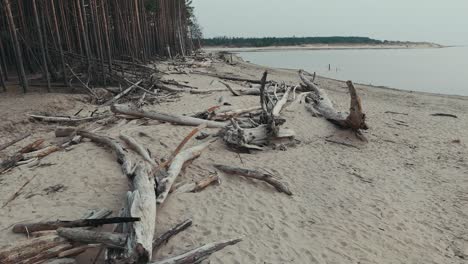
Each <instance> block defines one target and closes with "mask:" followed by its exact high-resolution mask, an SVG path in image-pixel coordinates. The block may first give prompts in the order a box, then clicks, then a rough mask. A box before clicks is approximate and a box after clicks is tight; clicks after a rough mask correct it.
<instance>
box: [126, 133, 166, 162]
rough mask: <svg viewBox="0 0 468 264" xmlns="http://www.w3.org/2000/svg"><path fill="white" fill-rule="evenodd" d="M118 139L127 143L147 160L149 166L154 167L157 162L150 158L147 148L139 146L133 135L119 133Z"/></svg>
mask: <svg viewBox="0 0 468 264" xmlns="http://www.w3.org/2000/svg"><path fill="white" fill-rule="evenodd" d="M120 139H122V140H123V141H124V142H125V143H127V145H128V146H129V147H130V148H131V149H133V150H134V151H135V152H136V153H138V154H140V155H141V156H142V157H143V159H144V160H145V161H147V162H148V163H149V164H151V166H153V167H156V166H158V164H156V162H155V161H154V160H153V159H152V158H151V155H150V153H149V152H148V150H147V149H145V148H144V147H143V146H141V145H140V144H139V143H138V141H136V139H134V138H133V137H130V136H127V135H125V134H123V133H121V134H120Z"/></svg>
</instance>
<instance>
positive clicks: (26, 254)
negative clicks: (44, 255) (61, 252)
mask: <svg viewBox="0 0 468 264" xmlns="http://www.w3.org/2000/svg"><path fill="white" fill-rule="evenodd" d="M65 244H66V245H67V246H68V245H69V244H68V243H67V241H66V240H65V239H64V238H62V237H59V236H57V235H56V234H55V235H47V236H42V237H38V238H32V239H28V240H26V241H23V242H20V243H19V244H18V245H15V246H14V247H10V248H8V249H6V250H3V251H2V252H0V263H2V264H17V263H19V262H20V261H24V260H27V259H29V258H32V257H35V256H37V255H39V254H40V253H41V252H44V251H46V250H48V249H51V248H54V247H56V246H59V245H65ZM69 246H70V247H71V245H69ZM70 247H68V248H70Z"/></svg>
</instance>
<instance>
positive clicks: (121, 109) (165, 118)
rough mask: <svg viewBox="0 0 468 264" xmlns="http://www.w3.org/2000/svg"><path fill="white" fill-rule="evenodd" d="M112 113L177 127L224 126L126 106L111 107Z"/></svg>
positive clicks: (224, 124) (213, 122) (223, 125)
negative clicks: (152, 120) (167, 123)
mask: <svg viewBox="0 0 468 264" xmlns="http://www.w3.org/2000/svg"><path fill="white" fill-rule="evenodd" d="M111 110H112V112H114V113H116V114H123V115H129V116H136V117H139V118H149V119H154V120H158V121H162V122H169V123H173V124H178V125H186V126H199V125H201V124H206V125H207V127H211V128H223V127H225V126H226V123H221V122H215V121H210V120H204V119H199V118H194V117H189V116H180V115H173V114H166V113H159V112H150V111H143V110H139V109H132V108H131V107H129V106H126V105H113V106H112V107H111Z"/></svg>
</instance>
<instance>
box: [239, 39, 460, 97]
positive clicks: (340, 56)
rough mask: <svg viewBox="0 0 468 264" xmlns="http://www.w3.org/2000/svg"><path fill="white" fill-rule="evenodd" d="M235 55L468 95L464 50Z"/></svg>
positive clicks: (401, 86)
mask: <svg viewBox="0 0 468 264" xmlns="http://www.w3.org/2000/svg"><path fill="white" fill-rule="evenodd" d="M239 54H240V56H242V57H243V58H244V59H245V60H248V61H250V62H252V63H256V64H260V65H265V66H271V67H278V68H291V69H305V70H307V71H310V72H314V71H315V72H317V74H319V75H322V76H325V77H329V78H334V79H339V80H352V81H354V82H357V83H362V84H372V85H376V86H387V87H391V88H398V89H405V90H411V91H421V92H430V93H441V94H456V95H466V96H468V47H453V48H441V49H384V50H376V49H367V50H296V51H262V52H240V53H239ZM329 65H330V69H329Z"/></svg>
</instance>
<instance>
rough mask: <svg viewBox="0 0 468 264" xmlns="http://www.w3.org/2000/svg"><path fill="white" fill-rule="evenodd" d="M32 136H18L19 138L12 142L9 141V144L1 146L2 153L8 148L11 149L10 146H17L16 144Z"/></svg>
mask: <svg viewBox="0 0 468 264" xmlns="http://www.w3.org/2000/svg"><path fill="white" fill-rule="evenodd" d="M30 135H31V134H30V133H27V134H24V135H21V136H18V137H17V138H15V139H13V140H11V141H9V142H6V143H4V144H1V145H0V151H1V150H4V149H6V148H8V147H10V146H12V145H14V144H16V143H18V142H20V141H21V140H23V139H25V138H27V137H29V136H30Z"/></svg>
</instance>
